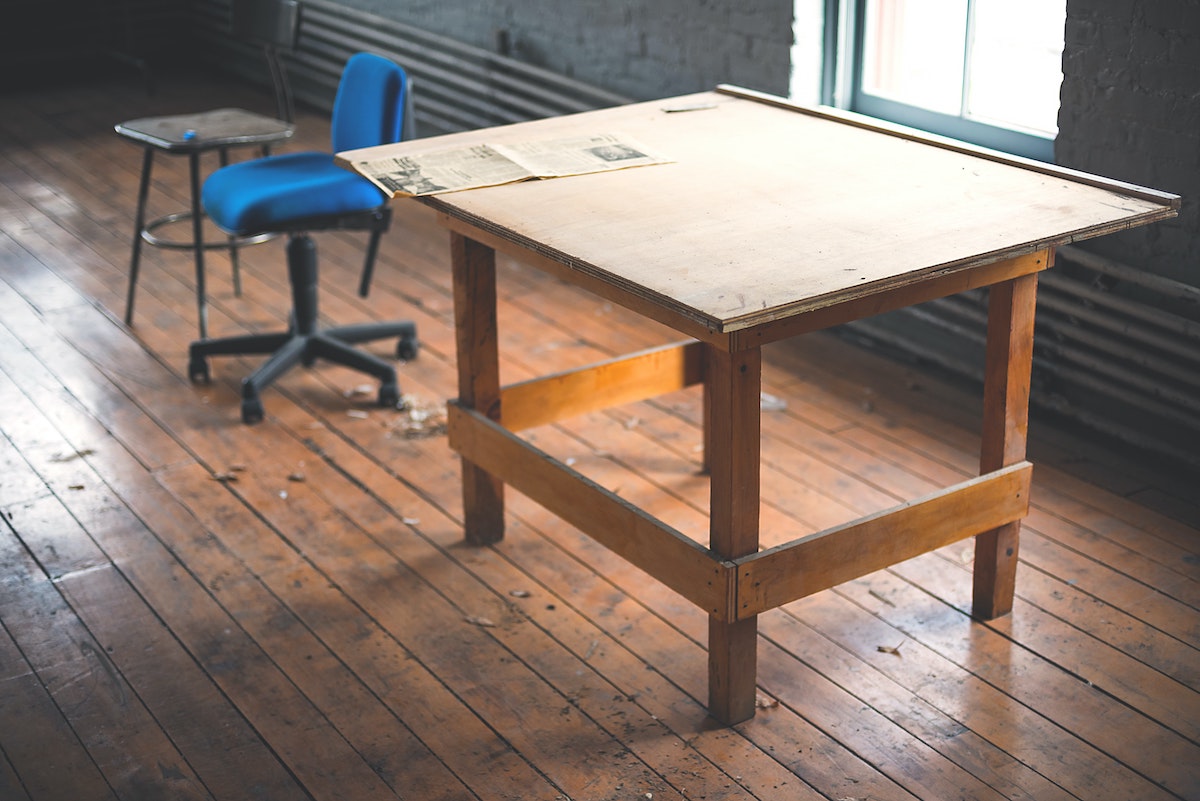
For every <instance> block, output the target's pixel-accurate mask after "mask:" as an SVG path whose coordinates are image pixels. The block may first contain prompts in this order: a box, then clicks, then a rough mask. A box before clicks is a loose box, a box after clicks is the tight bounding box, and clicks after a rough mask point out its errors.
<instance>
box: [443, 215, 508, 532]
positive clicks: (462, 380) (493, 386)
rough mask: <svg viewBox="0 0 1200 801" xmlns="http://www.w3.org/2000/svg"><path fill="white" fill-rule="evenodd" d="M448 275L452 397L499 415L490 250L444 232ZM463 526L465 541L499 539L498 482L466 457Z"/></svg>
mask: <svg viewBox="0 0 1200 801" xmlns="http://www.w3.org/2000/svg"><path fill="white" fill-rule="evenodd" d="M450 258H451V262H452V268H453V279H454V331H455V337H456V340H457V350H458V400H459V402H460V403H461V404H462V405H463V406H464V407H465V408H468V409H474V410H476V411H478V412H480V413H482V414H484V415H487V417H489V418H491V419H492V420H497V421H498V420H499V419H500V358H499V350H498V346H497V333H496V252H495V251H494V250H492V249H491V248H490V247H487V246H486V245H481V244H479V243H478V242H476V241H474V240H472V239H468V238H467V237H465V236H462V235H461V234H456V233H451V234H450ZM462 471H463V527H464V529H465V531H466V539H467V542H469V543H471V544H472V545H488V544H490V543H493V542H498V541H500V540H501V539H503V538H504V484H503V482H501V481H500V480H499V479H498V478H496V477H495V476H493V475H492V474H491V473H488V472H487V471H485V470H483V469H482V468H480V467H477V466H475V465H474V464H471V463H470V462H468V461H467V460H466V459H463V463H462Z"/></svg>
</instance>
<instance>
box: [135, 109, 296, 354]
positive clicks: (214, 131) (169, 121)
mask: <svg viewBox="0 0 1200 801" xmlns="http://www.w3.org/2000/svg"><path fill="white" fill-rule="evenodd" d="M114 130H115V131H116V132H117V134H118V135H119V136H121V137H123V138H125V139H128V140H129V141H131V142H135V143H137V144H140V145H141V146H142V148H143V156H142V176H141V182H140V185H139V188H138V202H137V211H136V213H135V219H134V233H133V247H132V252H131V255H130V264H129V292H128V295H127V297H126V300H125V324H126V325H131V324H132V323H133V300H134V293H135V291H136V288H137V279H138V273H139V270H140V267H141V249H142V243H143V242H145V243H147V244H150V245H154V246H156V247H163V248H174V249H182V250H193V251H195V262H196V307H197V312H198V317H199V329H200V336H201V337H204V336H207V334H208V302H207V296H206V290H205V281H204V251H205V250H206V249H212V248H220V249H227V250H229V252H230V259H231V260H232V262H233V281H234V291H235V292H236V293H237V294H239V295H240V294H241V280H240V275H239V271H238V262H237V249H238V248H239V247H243V246H245V245H252V244H256V243H258V242H265V241H267V240H268V239H271V238H272V236H271V235H268V234H260V235H256V236H250V237H244V236H230V237H228V238H227V239H225V240H222V241H220V242H210V243H205V242H204V237H203V233H202V228H201V226H202V223H203V219H204V214H203V212H202V210H201V208H202V207H201V203H200V156H201V155H202V154H203V153H206V152H209V151H214V150H215V151H217V153H218V154H219V157H220V163H221V166H226V165H227V164H228V163H229V157H228V151H229V149H230V148H234V147H258V148H260V149H261V150H262V153H263V154H264V155H266V154H268V153H269V152H270V148H271V146H272V145H275V144H277V143H279V142H283V141H285V140H287V139H289V138H291V136H292V134H293V133H294V132H295V126H294V125H292V124H291V123H290V122H285V121H283V120H278V119H275V118H274V117H269V116H266V115H264V114H256V113H255V112H252V111H246V110H245V109H240V108H220V109H213V110H211V111H202V112H198V113H190V114H172V115H165V116H157V117H142V118H139V119H136V120H128V121H126V122H122V123H119V124H117V125H116V126H114ZM156 151H158V152H163V153H169V154H171V155H177V156H187V157H188V161H189V173H190V182H189V183H190V185H191V209H190V210H187V211H179V212H174V213H171V214H167V215H164V216H161V217H157V218H155V219H153V220H150V221H147V220H146V200H147V198H148V197H149V192H150V176H151V172H152V169H153V164H154V153H155V152H156ZM188 219H190V220H191V221H192V238H191V239H190V240H173V239H168V238H167V237H165V236H160V235H159V234H158V233H156V232H157V231H158V230H159V229H160V228H162V227H163V226H166V225H170V224H171V223H176V222H180V221H183V220H188Z"/></svg>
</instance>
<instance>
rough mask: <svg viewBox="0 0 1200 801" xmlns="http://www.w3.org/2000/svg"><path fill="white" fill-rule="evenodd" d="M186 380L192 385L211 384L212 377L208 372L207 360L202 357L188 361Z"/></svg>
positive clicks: (195, 357)
mask: <svg viewBox="0 0 1200 801" xmlns="http://www.w3.org/2000/svg"><path fill="white" fill-rule="evenodd" d="M188 379H189V380H190V381H191V382H192V383H193V384H211V383H212V375H211V374H210V373H209V372H208V359H206V358H204V357H203V356H193V357H192V358H190V359H188Z"/></svg>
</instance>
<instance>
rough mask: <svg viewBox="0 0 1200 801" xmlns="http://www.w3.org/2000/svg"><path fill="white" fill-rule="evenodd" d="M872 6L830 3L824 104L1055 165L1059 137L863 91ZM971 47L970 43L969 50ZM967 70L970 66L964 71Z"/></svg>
mask: <svg viewBox="0 0 1200 801" xmlns="http://www.w3.org/2000/svg"><path fill="white" fill-rule="evenodd" d="M866 7H867V0H826V3H825V36H824V43H825V53H824V58H823V60H822V72H821V102H822V103H824V104H826V105H831V106H836V107H839V108H843V109H846V110H848V111H854V112H857V113H860V114H866V115H868V116H871V117H877V118H879V119H884V120H889V121H891V122H896V123H899V124H901V125H907V126H909V127H911V128H917V129H919V130H923V131H928V132H930V133H935V134H939V135H941V136H948V137H951V138H953V139H959V140H962V141H964V142H970V143H972V144H976V145H980V146H982V147H987V148H991V149H993V150H1000V151H1003V152H1005V153H1012V154H1014V155H1017V156H1023V157H1025V158H1031V159H1037V160H1038V161H1044V162H1051V163H1052V162H1053V161H1054V137H1051V136H1042V135H1039V134H1035V133H1030V132H1028V131H1021V130H1016V129H1013V128H1006V127H1004V126H1001V125H995V124H991V123H985V122H980V121H978V120H973V119H968V118H966V117H963V116H961V115H959V116H955V115H950V114H943V113H940V112H936V111H930V110H929V109H925V108H920V107H918V106H913V105H910V104H907V103H901V102H899V101H896V100H891V99H888V98H884V97H880V96H878V95H872V94H869V93H867V92H865V91H863V88H862V67H863V58H864V48H865V40H866V24H865V20H866ZM966 45H967V43H966V41H965V40H964V42H963V46H964V48H965V47H966ZM967 66H968V65H967V64H965V63H964V66H963V69H964V70H966V69H967ZM965 79H966V76H965V75H964V80H965Z"/></svg>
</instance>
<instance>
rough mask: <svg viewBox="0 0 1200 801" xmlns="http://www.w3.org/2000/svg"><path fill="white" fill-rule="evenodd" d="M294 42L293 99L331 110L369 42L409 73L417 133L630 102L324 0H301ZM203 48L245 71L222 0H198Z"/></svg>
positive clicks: (289, 58)
mask: <svg viewBox="0 0 1200 801" xmlns="http://www.w3.org/2000/svg"><path fill="white" fill-rule="evenodd" d="M303 5H304V9H303V23H302V26H301V34H300V46H299V48H298V49H297V50H296V52H294V53H291V54H289V55H285V56H284V60H285V62H286V63H287V66H288V72H289V75H290V77H291V80H292V84H293V88H294V90H295V94H296V99H297V100H298V101H300V102H302V103H305V104H308V105H310V106H313V107H315V108H320V109H325V110H329V109H330V107H331V106H332V103H333V95H334V92H335V91H336V89H337V82H338V77H339V76H340V74H341V69H342V66H343V65H344V64H345V62H346V59H347V58H349V57H350V55H351V54H352V53H354V52H356V51H359V50H369V51H372V52H375V53H379V54H380V55H385V56H388V57H391V58H394V59H395V60H396V62H397V63H399V64H401V65H403V66H404V68H405V69H406V70H407V71H408V73H409V75H410V76H411V77H412V79H413V84H414V92H413V96H414V100H415V104H416V109H415V113H416V123H417V132H418V135H423V136H428V135H435V134H440V133H451V132H454V131H462V130H471V129H475V128H484V127H489V126H493V125H504V124H508V123H512V122H520V121H523V120H530V119H539V118H542V117H551V116H557V115H562V114H571V113H575V112H578V111H586V110H589V109H594V108H604V107H606V106H614V105H619V104H622V103H626V102H629V98H626V97H623V96H621V95H617V94H614V93H612V92H607V91H605V90H603V89H599V88H596V87H594V86H591V85H589V84H585V83H582V82H580V81H575V80H572V79H570V78H565V77H563V76H561V75H558V74H556V73H553V72H549V71H547V70H543V69H539V68H537V67H531V66H529V65H528V64H524V63H522V62H520V61H516V60H514V59H511V58H505V57H503V56H500V55H497V54H495V53H491V52H489V51H486V50H482V49H480V48H477V47H471V46H469V45H464V44H462V43H460V42H456V41H454V40H452V39H447V38H446V37H443V36H437V35H435V34H431V33H427V32H425V31H422V30H419V29H417V28H413V27H411V26H408V25H404V24H402V23H399V22H394V21H392V20H388V19H385V18H383V17H379V16H376V15H373V14H368V13H366V12H362V11H357V10H355V9H351V8H346V7H345V6H340V5H338V4H337V3H334V2H329V1H328V0H305V2H304V4H303ZM194 13H195V15H196V21H197V36H198V37H200V38H201V39H202V40H203V43H204V46H203V47H202V48H201V52H204V53H208V54H211V55H210V56H209V57H210V58H212V59H213V65H214V66H219V67H220V68H222V69H228V70H231V71H233V72H235V73H237V74H240V75H243V76H245V77H247V78H249V79H251V80H260V79H262V77H263V73H264V69H263V67H262V62H261V55H260V54H258V53H257V52H255V51H254V50H253V49H252V48H248V47H244V46H240V45H239V44H238V43H236V42H233V41H231V40H230V39H229V36H228V19H229V2H228V0H198V2H197V4H196V6H195V11H194Z"/></svg>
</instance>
